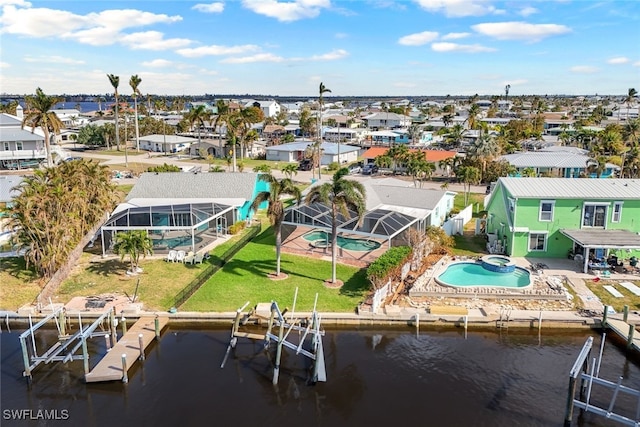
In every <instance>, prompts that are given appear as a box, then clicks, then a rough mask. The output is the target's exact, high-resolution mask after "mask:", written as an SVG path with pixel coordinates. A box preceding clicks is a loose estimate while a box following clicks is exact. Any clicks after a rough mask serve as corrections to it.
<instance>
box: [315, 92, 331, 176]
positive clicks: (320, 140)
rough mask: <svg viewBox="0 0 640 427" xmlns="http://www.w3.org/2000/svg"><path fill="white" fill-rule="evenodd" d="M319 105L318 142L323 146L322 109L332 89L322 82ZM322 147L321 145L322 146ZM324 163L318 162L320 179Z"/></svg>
mask: <svg viewBox="0 0 640 427" xmlns="http://www.w3.org/2000/svg"><path fill="white" fill-rule="evenodd" d="M318 93H319V96H318V104H319V114H318V117H319V120H318V142H319V143H320V144H322V109H323V107H324V94H325V93H331V89H329V88H327V87H326V86H325V85H324V83H322V82H320V86H319V87H318ZM320 146H321V145H320ZM320 146H318V150H320ZM321 163H322V162H318V179H320V178H321V176H320V169H321V168H322V164H321Z"/></svg>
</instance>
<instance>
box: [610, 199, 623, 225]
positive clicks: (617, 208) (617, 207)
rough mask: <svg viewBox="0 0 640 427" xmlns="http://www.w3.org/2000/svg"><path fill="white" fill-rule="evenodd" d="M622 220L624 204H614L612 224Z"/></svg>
mask: <svg viewBox="0 0 640 427" xmlns="http://www.w3.org/2000/svg"><path fill="white" fill-rule="evenodd" d="M621 219H622V202H615V203H614V204H613V213H612V214H611V222H620V220H621Z"/></svg>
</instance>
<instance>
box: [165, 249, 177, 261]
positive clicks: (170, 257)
mask: <svg viewBox="0 0 640 427" xmlns="http://www.w3.org/2000/svg"><path fill="white" fill-rule="evenodd" d="M176 256H178V251H174V250H170V251H169V253H168V254H167V258H165V259H166V261H167V262H176Z"/></svg>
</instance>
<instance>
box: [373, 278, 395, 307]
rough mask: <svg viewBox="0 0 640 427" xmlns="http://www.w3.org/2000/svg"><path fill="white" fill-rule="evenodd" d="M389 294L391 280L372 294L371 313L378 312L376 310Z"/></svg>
mask: <svg viewBox="0 0 640 427" xmlns="http://www.w3.org/2000/svg"><path fill="white" fill-rule="evenodd" d="M389 292H391V280H389V281H388V282H387V284H386V285H384V286H383V287H381V288H380V289H378V290H377V291H375V293H374V294H373V302H372V303H371V311H372V312H374V313H375V312H377V311H378V309H379V308H380V306H381V305H382V302H383V301H384V300H385V298H387V296H388V295H389Z"/></svg>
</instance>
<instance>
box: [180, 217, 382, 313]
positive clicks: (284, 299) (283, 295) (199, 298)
mask: <svg viewBox="0 0 640 427" xmlns="http://www.w3.org/2000/svg"><path fill="white" fill-rule="evenodd" d="M275 262H276V261H275V247H274V237H273V233H272V231H271V229H270V228H269V229H266V230H265V231H263V232H262V234H260V235H259V236H258V237H257V238H256V239H254V241H252V242H251V243H249V244H247V246H245V247H244V248H243V249H242V250H240V252H238V253H237V254H236V256H235V257H234V258H233V259H232V260H231V261H230V262H228V263H227V264H226V265H225V266H224V268H223V269H222V270H221V271H219V272H218V273H217V274H215V275H214V276H213V277H211V279H209V280H208V281H207V282H206V283H205V284H204V285H202V287H201V288H200V289H199V290H198V291H197V292H196V293H195V294H194V295H193V296H192V297H191V298H190V299H189V300H188V301H187V302H186V303H185V304H184V305H183V306H182V307H180V310H181V311H235V310H236V309H238V308H240V307H241V306H242V305H244V303H245V302H247V301H249V302H250V303H251V306H253V305H255V304H257V303H260V302H271V301H277V302H278V304H279V305H280V306H281V307H285V306H286V307H290V308H291V307H292V303H293V296H294V293H295V288H296V287H298V288H299V290H298V300H297V303H296V311H300V310H302V311H311V310H312V309H313V302H314V298H315V295H316V293H318V310H319V311H331V312H352V311H354V310H355V307H356V306H357V305H358V303H360V302H361V301H362V300H363V298H364V296H365V294H366V293H367V292H368V291H369V289H370V284H369V281H368V280H367V279H366V276H365V270H363V269H358V268H355V267H349V266H345V265H341V264H338V265H337V277H338V279H340V280H342V281H343V282H344V286H343V287H342V288H341V289H329V288H327V287H325V286H324V283H323V281H324V280H325V279H329V278H331V262H329V261H322V260H316V259H312V258H306V257H301V256H294V255H289V254H283V255H282V260H281V262H282V264H281V266H282V267H281V269H282V271H283V272H284V273H286V274H288V275H289V277H288V278H287V279H285V280H278V281H273V280H271V279H269V278H268V277H267V274H268V273H271V272H274V271H275Z"/></svg>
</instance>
